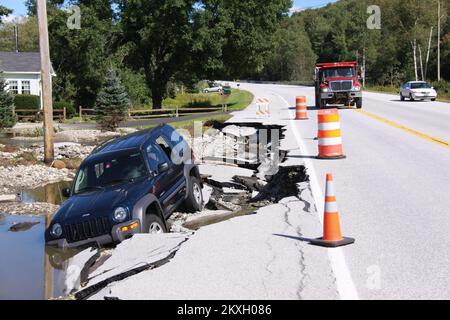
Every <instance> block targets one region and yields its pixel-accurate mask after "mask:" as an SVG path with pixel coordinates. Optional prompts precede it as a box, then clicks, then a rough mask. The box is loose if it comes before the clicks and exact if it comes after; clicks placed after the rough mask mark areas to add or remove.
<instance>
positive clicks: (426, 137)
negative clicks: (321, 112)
mask: <svg viewBox="0 0 450 320" xmlns="http://www.w3.org/2000/svg"><path fill="white" fill-rule="evenodd" d="M355 111H356V112H359V113H361V114H364V115H366V116H368V117H370V118H373V119H375V120H378V121H381V122H383V123H385V124H388V125H390V126H392V127H394V128H397V129H400V130H403V131H405V132H408V133H410V134H413V135H415V136H416V137H419V138H422V139H424V140H427V141H431V142H434V143H436V144H438V145H440V146H443V147H446V148H450V141H445V140H442V139H439V138H436V137H433V136H430V135H428V134H426V133H423V132H420V131H417V130H414V129H411V128H408V127H405V126H404V125H401V124H399V123H397V122H394V121H392V120H388V119H385V118H383V117H380V116H377V115H374V114H373V113H370V112H367V111H365V110H355Z"/></svg>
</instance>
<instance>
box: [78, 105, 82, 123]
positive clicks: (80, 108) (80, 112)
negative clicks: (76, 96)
mask: <svg viewBox="0 0 450 320" xmlns="http://www.w3.org/2000/svg"><path fill="white" fill-rule="evenodd" d="M78 108H79V110H80V111H79V114H80V122H83V108H82V107H81V106H79V107H78Z"/></svg>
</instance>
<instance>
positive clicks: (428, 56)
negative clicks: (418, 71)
mask: <svg viewBox="0 0 450 320" xmlns="http://www.w3.org/2000/svg"><path fill="white" fill-rule="evenodd" d="M432 37H433V27H431V30H430V38H429V39H428V50H427V58H426V60H425V79H424V80H427V76H428V63H429V62H430V51H431V40H432Z"/></svg>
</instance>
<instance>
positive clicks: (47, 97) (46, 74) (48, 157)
mask: <svg viewBox="0 0 450 320" xmlns="http://www.w3.org/2000/svg"><path fill="white" fill-rule="evenodd" d="M46 2H47V1H46V0H37V15H38V24H39V48H40V53H41V82H42V97H43V99H42V100H43V104H44V105H43V112H44V162H45V163H46V164H48V165H51V164H52V163H53V159H54V150H53V104H52V79H51V73H50V68H51V66H50V48H49V42H48V27H47V3H46Z"/></svg>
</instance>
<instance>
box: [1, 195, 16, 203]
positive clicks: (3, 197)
mask: <svg viewBox="0 0 450 320" xmlns="http://www.w3.org/2000/svg"><path fill="white" fill-rule="evenodd" d="M16 200H17V196H16V195H15V194H4V195H0V202H14V201H16Z"/></svg>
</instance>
